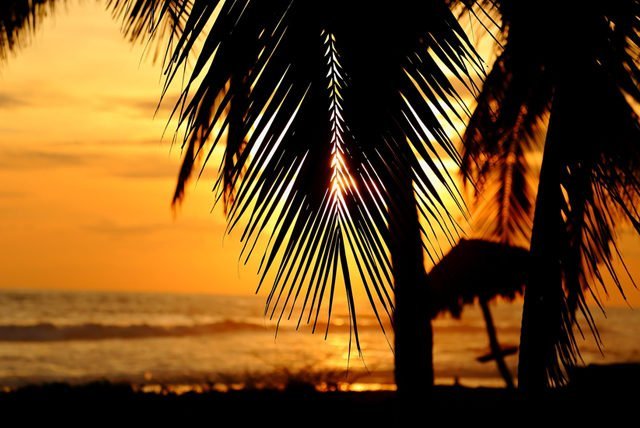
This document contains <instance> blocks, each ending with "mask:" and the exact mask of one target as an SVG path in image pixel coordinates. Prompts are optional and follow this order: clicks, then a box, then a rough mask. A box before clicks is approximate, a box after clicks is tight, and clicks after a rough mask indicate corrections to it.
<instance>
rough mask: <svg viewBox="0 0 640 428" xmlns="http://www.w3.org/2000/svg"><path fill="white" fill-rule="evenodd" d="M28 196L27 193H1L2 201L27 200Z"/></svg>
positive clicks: (0, 198)
mask: <svg viewBox="0 0 640 428" xmlns="http://www.w3.org/2000/svg"><path fill="white" fill-rule="evenodd" d="M27 195H28V193H27V192H1V191H0V201H1V200H15V199H22V198H25V197H26V196H27Z"/></svg>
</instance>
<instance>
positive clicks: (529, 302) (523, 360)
mask: <svg viewBox="0 0 640 428" xmlns="http://www.w3.org/2000/svg"><path fill="white" fill-rule="evenodd" d="M559 95H560V94H559V91H558V90H557V91H556V94H555V96H554V101H553V106H552V108H551V119H550V123H549V129H548V131H547V137H546V141H545V148H544V154H543V159H542V167H541V170H540V182H539V184H538V195H537V198H536V208H535V213H534V220H533V231H532V234H531V248H530V254H531V263H532V265H531V266H532V269H531V274H530V277H529V282H528V285H527V288H526V291H525V298H524V308H523V313H522V330H521V336H520V360H519V365H518V385H519V388H520V389H521V390H523V391H524V392H526V393H529V394H539V393H541V392H543V391H545V390H546V388H547V387H548V386H549V383H548V376H549V374H552V371H553V370H556V369H557V365H556V363H555V361H556V358H555V345H556V340H557V338H558V337H559V332H560V330H561V328H562V319H561V315H562V273H561V265H560V245H559V244H560V237H561V234H562V215H561V207H562V198H563V197H562V190H561V188H560V173H561V165H562V163H561V156H560V146H559V145H560V144H561V141H560V135H559V131H560V129H559V126H558V124H559V123H560V121H561V120H562V119H561V118H560V117H559V116H560V108H559V105H560V102H561V99H560V98H561V97H560V96H559Z"/></svg>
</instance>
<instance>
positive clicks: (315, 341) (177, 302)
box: [0, 292, 640, 389]
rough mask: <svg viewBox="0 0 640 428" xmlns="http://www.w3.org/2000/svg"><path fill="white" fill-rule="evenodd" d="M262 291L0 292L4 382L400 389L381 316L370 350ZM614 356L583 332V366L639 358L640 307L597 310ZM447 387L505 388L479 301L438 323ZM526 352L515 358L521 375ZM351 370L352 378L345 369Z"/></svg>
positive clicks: (367, 326)
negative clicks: (292, 377) (269, 301)
mask: <svg viewBox="0 0 640 428" xmlns="http://www.w3.org/2000/svg"><path fill="white" fill-rule="evenodd" d="M263 304H264V298H263V297H229V296H213V295H174V294H129V293H61V292H60V293H58V292H56V293H52V292H3V293H0V308H1V309H0V387H17V386H21V385H26V384H33V383H43V382H54V381H63V382H71V383H79V382H88V381H93V380H109V381H117V382H127V383H132V384H136V385H143V384H172V385H198V384H204V383H207V382H215V381H216V380H219V379H225V378H226V379H229V378H233V379H241V378H242V377H243V376H255V375H256V374H261V375H269V373H276V372H282V371H283V370H286V371H288V372H294V373H295V372H296V371H314V372H323V371H327V372H334V373H342V372H344V374H339V375H338V377H339V378H340V379H343V380H344V381H345V382H347V381H351V382H356V383H357V387H358V388H374V389H375V388H388V387H391V386H392V369H393V366H392V362H393V354H392V351H391V349H390V347H389V344H388V342H387V340H388V341H391V342H392V337H391V336H390V337H388V338H385V336H384V335H383V334H381V332H380V328H379V326H378V324H377V321H376V319H375V317H373V316H372V315H367V314H362V316H361V317H359V320H360V321H359V334H360V342H361V346H362V350H363V357H362V358H360V357H359V356H358V354H357V352H356V350H355V344H353V343H352V344H351V349H352V353H351V357H350V358H349V321H348V317H347V316H346V312H345V311H340V310H339V308H337V309H336V311H337V312H336V313H335V315H334V316H333V317H332V320H331V325H329V335H328V337H327V339H326V340H325V338H324V333H325V330H326V324H321V325H320V326H319V327H318V330H317V331H316V334H311V332H310V330H309V328H303V329H302V330H301V331H295V329H294V324H292V323H284V324H283V325H282V326H281V328H280V329H279V330H278V334H277V337H276V334H275V332H276V329H275V322H273V321H269V320H268V319H267V318H265V317H264V315H263V314H264V306H263ZM492 309H493V313H494V316H495V320H496V324H497V326H498V328H499V335H500V340H501V341H502V343H504V344H506V345H514V344H517V343H518V336H519V326H520V314H521V306H520V305H517V304H507V303H501V304H497V305H494V306H493V307H492ZM596 318H597V320H598V323H599V326H600V332H601V336H602V339H603V341H604V350H603V352H604V355H602V354H601V353H600V351H599V350H598V347H597V346H596V344H595V343H594V341H593V339H591V337H590V335H588V334H587V332H585V336H586V338H585V340H584V341H581V349H582V356H583V358H584V361H585V363H590V362H596V363H613V362H639V361H640V341H639V340H638V338H639V337H640V311H634V310H631V309H626V308H612V309H608V311H607V319H605V318H604V317H603V316H602V315H600V314H597V317H596ZM434 327H435V342H436V344H435V369H436V377H437V382H438V383H452V382H453V381H454V379H456V378H457V379H458V380H459V382H461V383H462V384H465V385H470V386H475V385H488V386H494V385H501V380H500V378H499V377H498V376H497V373H496V370H495V367H494V365H493V364H492V363H489V364H481V363H478V362H477V361H476V357H478V356H480V355H482V354H484V353H485V352H487V337H486V334H485V327H484V321H483V320H482V317H481V315H480V312H479V310H477V309H476V308H469V309H467V310H466V311H465V312H464V314H463V319H462V320H454V319H451V318H448V317H443V318H440V319H438V320H436V322H435V325H434ZM516 361H517V357H516V356H511V357H508V358H507V362H508V364H509V366H510V367H511V369H512V370H513V371H514V373H515V365H516ZM347 368H349V372H348V373H349V374H347Z"/></svg>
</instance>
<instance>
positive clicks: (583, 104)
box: [463, 0, 640, 391]
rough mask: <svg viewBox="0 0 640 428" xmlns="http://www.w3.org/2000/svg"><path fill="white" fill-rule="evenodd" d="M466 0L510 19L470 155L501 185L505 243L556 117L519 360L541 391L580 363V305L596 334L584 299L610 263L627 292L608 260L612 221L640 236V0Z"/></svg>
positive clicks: (514, 235) (522, 228)
mask: <svg viewBox="0 0 640 428" xmlns="http://www.w3.org/2000/svg"><path fill="white" fill-rule="evenodd" d="M465 3H466V4H467V5H469V4H473V3H482V4H484V6H485V7H486V8H487V9H489V8H491V7H492V6H495V9H494V11H495V12H497V15H499V16H501V18H502V30H503V37H502V40H501V42H502V44H503V50H502V52H501V54H500V56H499V57H498V59H497V61H496V63H495V65H494V66H493V69H492V70H491V72H490V73H489V75H488V77H487V79H486V82H485V84H484V88H483V90H482V93H481V95H480V97H479V100H478V106H477V108H476V110H475V112H474V114H473V117H472V119H471V121H470V123H469V126H468V129H467V130H466V135H465V153H464V161H463V168H464V171H465V172H466V173H469V174H470V175H471V176H472V177H474V178H475V179H476V181H477V182H478V183H479V185H480V190H483V186H482V185H483V184H484V183H487V182H490V181H492V180H497V182H498V185H497V186H495V189H497V190H496V191H495V196H496V201H495V203H494V205H493V206H494V208H495V211H494V214H495V215H494V216H493V219H494V220H495V219H497V220H496V221H495V223H494V224H495V228H494V229H493V230H492V234H493V236H495V237H497V238H498V239H502V240H509V239H521V238H523V237H526V235H527V234H528V231H529V230H530V228H529V227H530V226H529V221H528V219H529V216H528V211H529V208H530V205H531V200H532V199H531V196H530V194H529V193H528V191H527V169H528V168H530V165H529V163H530V162H529V159H528V158H527V152H528V151H531V150H532V149H533V148H534V147H535V143H536V134H537V133H538V132H539V130H540V129H542V128H543V127H544V125H545V124H546V123H547V118H548V117H549V116H550V118H549V120H548V130H547V133H546V142H545V144H544V154H543V160H542V167H541V170H540V180H539V184H538V192H537V198H536V202H535V214H534V220H533V228H532V232H531V250H530V252H531V256H532V263H533V266H535V267H534V268H533V269H532V276H531V278H530V282H529V284H528V287H527V290H526V295H525V304H524V313H523V321H522V337H521V348H520V365H519V384H520V387H522V388H523V389H525V390H528V391H541V390H543V389H544V388H545V387H546V386H548V385H552V384H560V383H562V382H564V381H565V373H566V369H567V368H568V367H570V366H573V365H574V364H575V363H576V361H577V358H578V356H579V350H578V346H577V343H576V340H575V336H574V331H573V329H574V326H575V323H576V318H575V314H576V312H577V310H580V311H581V312H582V313H583V314H584V316H585V318H586V320H587V322H588V324H589V326H590V328H591V330H592V331H593V332H594V335H595V337H596V340H598V341H599V338H598V335H597V329H596V326H595V324H594V322H593V318H592V317H591V315H590V312H589V308H588V306H587V300H586V298H587V297H586V296H587V295H591V296H592V297H593V298H594V300H595V301H596V302H598V298H597V296H596V294H595V293H594V288H593V287H594V285H595V284H600V285H601V286H602V287H604V286H605V277H604V272H602V266H604V267H605V269H604V270H605V272H608V274H609V276H610V277H611V278H612V279H613V282H614V283H615V285H616V286H617V288H618V289H620V292H622V284H621V280H620V278H619V277H618V275H617V274H616V272H615V270H614V264H613V262H612V259H614V258H615V257H619V256H620V254H619V252H618V249H617V247H616V242H615V226H616V225H617V224H619V222H620V221H621V220H628V221H629V222H630V223H631V224H632V225H633V227H634V228H635V229H636V231H639V232H640V213H639V212H638V210H637V206H638V205H637V204H638V201H639V199H638V196H639V193H640V181H639V178H640V176H639V173H640V127H639V121H638V116H637V115H636V113H635V112H634V109H633V107H632V104H631V103H637V102H638V101H640V89H639V87H638V82H639V79H640V70H639V68H638V59H639V54H640V39H639V38H638V31H640V2H639V1H637V0H619V1H615V2H609V1H601V0H597V1H592V2H584V3H581V4H580V5H577V6H576V7H572V8H567V7H566V5H564V4H561V3H558V2H552V1H550V0H549V1H533V0H528V1H523V0H517V1H515V0H514V1H511V0H490V1H481V2H473V1H467V2H465ZM485 188H486V186H485ZM605 290H606V289H605Z"/></svg>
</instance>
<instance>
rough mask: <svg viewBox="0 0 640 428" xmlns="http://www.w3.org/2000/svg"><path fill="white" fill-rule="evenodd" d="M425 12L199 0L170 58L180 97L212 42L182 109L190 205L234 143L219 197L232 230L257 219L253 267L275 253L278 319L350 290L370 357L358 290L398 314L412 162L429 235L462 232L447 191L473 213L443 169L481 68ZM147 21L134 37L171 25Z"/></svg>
mask: <svg viewBox="0 0 640 428" xmlns="http://www.w3.org/2000/svg"><path fill="white" fill-rule="evenodd" d="M414 3H415V2H411V1H401V2H400V3H398V4H395V5H394V7H393V8H378V7H373V6H371V5H366V6H365V5H364V4H363V3H360V2H349V3H347V4H344V3H341V2H337V1H328V2H326V1H325V2H309V1H299V0H293V1H289V0H286V1H285V0H274V1H248V0H235V1H222V2H219V1H204V0H194V1H193V2H192V4H191V5H190V7H189V8H188V10H186V11H185V12H182V14H181V15H180V19H179V22H180V24H179V26H173V27H171V28H173V29H177V31H176V34H179V37H176V38H175V43H174V44H173V45H172V46H171V48H170V54H169V55H168V56H167V57H166V60H167V62H166V66H167V67H166V74H167V86H166V88H168V87H169V85H170V84H171V82H172V81H174V80H175V79H176V77H177V76H178V75H179V74H180V73H181V70H183V69H184V66H185V65H186V63H187V61H188V59H189V56H190V55H191V53H192V52H193V51H194V50H195V49H196V46H197V45H198V43H197V42H198V40H202V46H201V47H198V49H199V50H198V51H197V54H198V55H197V59H196V60H195V62H194V63H193V68H192V70H191V74H190V75H189V76H188V77H187V79H186V81H185V82H186V83H185V87H184V89H183V92H182V95H181V97H180V99H179V101H178V103H177V106H176V110H175V115H176V117H177V119H178V121H179V124H180V125H179V126H181V127H183V129H186V132H185V134H184V135H183V136H182V138H183V150H184V156H185V158H184V162H183V165H182V169H181V172H180V176H179V182H178V185H177V188H176V193H175V198H174V201H175V202H176V203H177V202H179V201H180V200H181V199H182V198H183V197H184V194H185V185H186V183H187V182H188V180H189V179H190V178H191V176H192V175H193V174H194V173H197V172H198V170H199V172H200V174H201V173H202V172H203V170H204V165H205V164H206V163H207V162H208V161H210V160H212V159H213V157H214V150H215V149H216V148H218V147H219V146H220V144H221V143H222V142H224V143H225V144H224V147H223V151H224V154H223V156H222V159H221V164H220V167H219V175H218V179H217V181H216V185H215V188H214V191H215V193H216V200H219V199H222V200H223V202H224V204H225V208H226V211H227V216H228V224H229V228H228V229H229V231H232V230H234V229H236V228H238V227H240V225H242V226H241V239H242V241H243V243H244V248H243V255H242V257H243V260H244V261H245V262H246V261H247V259H248V258H250V257H251V256H252V255H253V254H255V253H256V252H257V251H259V252H260V253H261V254H262V255H261V256H260V257H261V258H260V264H259V271H260V275H261V280H260V285H259V287H258V288H261V287H262V286H264V285H265V284H266V283H269V284H270V286H269V290H268V295H267V305H266V308H265V314H267V315H268V316H269V317H272V318H276V319H278V320H282V319H289V318H295V320H296V321H297V324H298V325H301V324H306V323H308V324H311V325H313V326H314V328H315V326H317V325H318V324H317V323H318V319H319V318H320V317H321V316H322V314H323V313H324V314H326V315H325V316H326V317H330V316H331V312H332V306H333V303H334V301H335V298H336V292H337V284H338V283H342V284H343V285H344V287H343V288H344V296H345V301H346V303H347V306H348V308H349V313H350V316H351V325H352V327H353V333H354V336H353V337H354V339H355V341H356V345H357V346H358V348H359V342H358V331H357V322H356V314H357V310H356V305H355V301H356V299H355V297H354V295H355V289H356V288H357V287H361V288H362V289H363V290H364V294H365V295H366V296H368V300H369V303H370V305H371V307H372V308H373V310H374V312H375V314H376V316H377V317H378V320H379V322H380V325H381V326H383V319H384V318H390V316H391V313H392V311H393V299H392V296H393V280H392V277H391V276H392V275H391V262H390V259H389V255H388V242H389V233H390V232H389V229H388V224H389V219H390V216H393V215H394V212H395V211H396V210H397V207H398V206H399V204H402V203H406V201H403V200H400V199H399V197H398V196H397V195H398V193H399V192H395V191H394V186H397V185H398V183H399V178H398V174H397V171H398V170H399V168H404V170H408V171H410V172H411V174H412V175H413V177H414V182H415V189H416V194H417V195H418V200H419V205H420V209H421V212H423V213H424V215H425V218H426V219H427V220H428V223H427V224H430V225H431V227H432V229H425V230H423V233H425V236H428V234H429V233H435V232H436V231H440V233H445V234H447V235H449V236H452V235H453V233H454V231H455V230H456V226H455V222H454V221H453V220H452V215H451V214H450V213H448V212H447V211H446V209H445V199H444V194H448V195H449V196H450V197H452V198H453V199H455V200H456V201H458V204H459V206H460V207H462V203H461V202H460V198H459V194H458V193H457V190H456V188H455V186H454V185H453V183H452V180H451V177H450V176H449V175H448V172H447V171H446V169H443V168H442V164H441V159H440V156H443V154H444V155H446V156H450V157H452V158H453V159H455V160H459V155H458V154H457V152H456V151H455V149H454V147H453V144H452V142H451V140H450V137H449V135H448V134H447V132H446V130H445V126H444V125H445V124H447V123H451V122H452V121H453V118H455V117H456V116H460V115H464V114H465V113H464V103H463V102H462V97H461V96H460V94H458V93H457V92H456V90H455V86H454V84H453V83H451V79H454V80H459V81H463V82H464V84H466V85H467V86H468V88H469V89H470V90H473V89H474V87H473V78H474V77H475V76H476V74H477V73H478V70H479V68H480V67H481V65H480V62H479V59H478V57H477V55H476V54H475V53H474V51H473V48H472V46H471V45H470V43H469V41H468V40H467V38H466V35H465V34H464V31H463V30H462V28H461V27H460V26H459V24H458V22H457V21H456V19H455V17H454V16H453V15H452V14H451V12H450V11H449V9H448V8H447V7H446V5H445V3H444V2H442V3H438V2H429V4H428V5H424V4H420V5H416V4H414ZM122 7H123V5H122V4H121V8H122ZM126 10H131V9H126ZM149 10H153V8H152V9H149ZM337 11H339V13H337ZM126 16H129V17H131V16H133V14H131V13H128V14H127V15H126ZM136 16H138V17H139V18H138V20H133V21H129V23H128V24H127V28H129V30H128V31H129V32H130V34H133V35H134V37H137V35H139V34H141V32H140V31H139V30H137V29H139V28H144V27H147V28H155V27H156V26H157V21H158V16H159V15H156V16H155V23H152V24H151V26H150V27H149V22H153V21H154V19H149V20H148V21H146V20H145V19H146V18H144V17H152V16H154V15H153V13H137V15H136ZM165 90H167V89H165ZM408 143H409V144H410V145H408ZM431 175H434V176H435V177H436V179H437V181H439V182H440V183H442V184H444V189H445V190H444V194H443V193H442V191H439V190H438V187H437V186H436V184H435V183H434V182H433V181H432V179H431V178H430V177H431ZM427 230H429V232H427ZM431 230H433V232H430V231H431ZM427 242H428V241H426V240H425V246H427ZM427 248H429V249H430V250H432V247H428V246H427ZM353 269H355V274H354V273H352V272H351V270H353ZM325 333H326V332H325Z"/></svg>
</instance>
